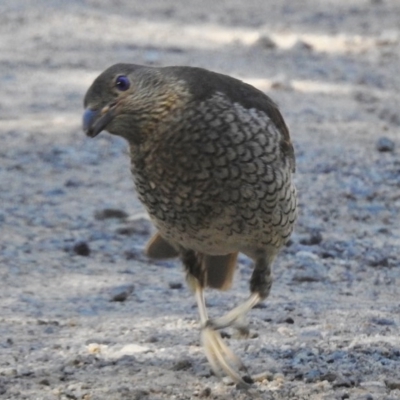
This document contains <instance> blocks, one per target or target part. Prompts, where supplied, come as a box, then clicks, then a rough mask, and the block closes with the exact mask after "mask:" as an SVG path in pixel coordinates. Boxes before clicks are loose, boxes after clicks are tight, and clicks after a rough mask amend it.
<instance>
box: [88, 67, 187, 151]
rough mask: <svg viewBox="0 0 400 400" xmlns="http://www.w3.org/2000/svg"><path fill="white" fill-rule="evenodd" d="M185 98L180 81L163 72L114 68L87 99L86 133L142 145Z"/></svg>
mask: <svg viewBox="0 0 400 400" xmlns="http://www.w3.org/2000/svg"><path fill="white" fill-rule="evenodd" d="M182 94H183V91H181V90H179V81H176V80H174V79H173V77H171V76H168V75H166V74H163V73H162V72H161V69H158V68H151V67H144V66H140V65H134V64H116V65H113V66H112V67H110V68H108V69H107V70H105V71H104V72H103V73H102V74H100V75H99V76H98V77H97V78H96V79H95V81H94V82H93V84H92V85H91V86H90V88H89V89H88V91H87V93H86V95H85V99H84V107H85V112H84V115H83V130H84V131H85V133H86V134H87V135H88V136H90V137H95V136H96V135H98V134H99V133H100V132H101V131H103V130H106V131H108V132H110V133H112V134H115V135H119V136H122V137H124V138H125V139H127V140H128V141H129V142H130V143H132V144H135V143H139V142H141V141H142V140H143V139H144V138H143V135H146V134H149V133H150V132H152V131H154V129H155V127H157V124H159V123H160V122H161V121H162V120H163V119H164V118H166V116H168V114H169V113H170V112H171V110H173V109H174V108H176V106H177V105H178V103H179V102H180V101H179V100H180V99H181V97H182Z"/></svg>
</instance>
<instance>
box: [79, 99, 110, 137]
mask: <svg viewBox="0 0 400 400" xmlns="http://www.w3.org/2000/svg"><path fill="white" fill-rule="evenodd" d="M115 108H116V105H115V104H110V105H107V106H105V107H104V108H102V109H101V110H92V109H90V108H87V109H86V110H85V112H84V114H83V130H84V132H85V133H86V135H87V136H90V137H92V138H93V137H95V136H97V135H98V134H99V133H100V132H101V131H102V130H104V129H106V128H107V125H108V124H109V123H110V122H111V121H112V120H113V119H114V117H115V116H116V112H115Z"/></svg>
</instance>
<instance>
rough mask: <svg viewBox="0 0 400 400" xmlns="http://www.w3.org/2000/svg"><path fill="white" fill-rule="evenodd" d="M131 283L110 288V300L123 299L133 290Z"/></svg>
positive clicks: (120, 300)
mask: <svg viewBox="0 0 400 400" xmlns="http://www.w3.org/2000/svg"><path fill="white" fill-rule="evenodd" d="M133 289H134V286H133V285H121V286H118V287H116V288H114V289H112V290H111V298H110V301H119V302H122V301H125V300H126V299H127V298H128V297H129V295H130V294H131V293H132V292H133Z"/></svg>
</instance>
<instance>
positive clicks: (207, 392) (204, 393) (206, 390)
mask: <svg viewBox="0 0 400 400" xmlns="http://www.w3.org/2000/svg"><path fill="white" fill-rule="evenodd" d="M210 396H211V389H210V388H209V387H206V388H204V389H203V390H202V391H201V392H200V393H199V397H200V398H204V397H210Z"/></svg>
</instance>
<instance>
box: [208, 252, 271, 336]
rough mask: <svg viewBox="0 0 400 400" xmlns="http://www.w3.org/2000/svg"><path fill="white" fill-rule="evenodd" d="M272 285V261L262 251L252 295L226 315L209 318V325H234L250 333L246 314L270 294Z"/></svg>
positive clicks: (240, 331)
mask: <svg viewBox="0 0 400 400" xmlns="http://www.w3.org/2000/svg"><path fill="white" fill-rule="evenodd" d="M271 285H272V274H271V262H270V260H268V258H267V257H266V256H265V254H264V253H263V252H262V253H259V254H257V258H256V262H255V268H254V271H253V274H252V276H251V280H250V291H251V295H250V297H249V298H248V299H247V300H246V301H245V302H244V303H242V304H240V305H239V306H237V307H235V308H234V309H233V310H231V311H229V312H228V313H227V314H225V315H224V316H222V317H220V318H215V319H212V320H209V321H208V322H207V323H208V325H209V326H210V327H212V328H214V329H223V328H226V327H228V326H233V327H235V328H237V329H238V330H239V333H241V334H243V335H248V333H249V330H248V327H247V324H246V314H247V313H248V312H249V311H250V310H251V309H252V308H253V307H254V306H255V305H257V304H258V303H259V302H260V301H262V300H263V299H265V298H266V297H267V296H268V294H269V292H270V289H271Z"/></svg>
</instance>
